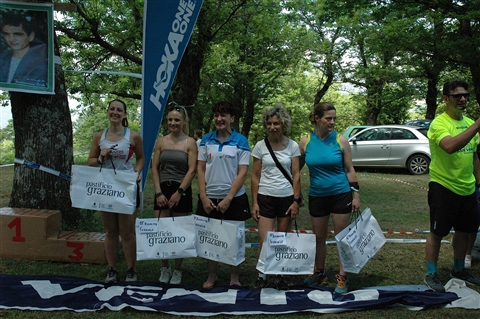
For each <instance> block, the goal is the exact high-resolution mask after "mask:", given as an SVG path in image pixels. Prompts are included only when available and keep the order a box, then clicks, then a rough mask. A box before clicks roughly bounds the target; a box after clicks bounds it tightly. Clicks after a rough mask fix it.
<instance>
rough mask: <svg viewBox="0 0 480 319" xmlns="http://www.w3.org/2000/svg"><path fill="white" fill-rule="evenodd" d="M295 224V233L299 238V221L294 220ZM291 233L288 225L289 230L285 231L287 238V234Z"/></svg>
mask: <svg viewBox="0 0 480 319" xmlns="http://www.w3.org/2000/svg"><path fill="white" fill-rule="evenodd" d="M293 223H294V225H295V233H296V234H297V237H300V235H299V234H300V232H299V231H298V226H297V220H296V219H294V220H293ZM288 232H289V229H288V225H287V229H285V236H286V235H287V233H288Z"/></svg>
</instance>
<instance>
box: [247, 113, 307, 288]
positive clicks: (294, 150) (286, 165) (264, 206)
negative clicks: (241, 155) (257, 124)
mask: <svg viewBox="0 0 480 319" xmlns="http://www.w3.org/2000/svg"><path fill="white" fill-rule="evenodd" d="M291 122H292V121H291V118H290V115H289V114H288V112H287V110H285V108H283V107H275V108H272V109H267V110H265V111H264V112H263V115H262V123H263V127H264V128H265V129H266V130H267V132H268V136H267V137H266V138H265V140H261V141H259V142H257V144H256V145H255V147H254V149H253V151H252V156H253V171H252V177H251V190H252V203H253V204H252V217H253V218H254V219H255V221H257V222H258V234H259V240H260V242H259V249H258V252H260V250H261V249H262V243H263V240H264V238H265V236H266V234H267V232H268V231H272V230H274V226H275V220H276V221H277V231H287V230H290V227H291V222H292V220H293V219H296V218H297V216H298V213H299V205H300V202H301V195H300V193H301V191H300V149H299V147H298V144H297V142H295V141H293V140H291V139H289V138H288V137H286V136H285V135H284V133H285V132H286V131H287V130H288V129H290V125H291ZM267 142H268V143H269V144H270V146H271V149H272V151H273V152H274V154H275V157H276V158H277V159H278V162H279V164H280V165H281V166H282V167H283V169H284V171H285V172H286V173H287V174H288V175H289V177H290V179H291V180H292V181H293V185H292V183H291V182H290V181H289V180H288V179H287V178H286V176H285V175H284V174H283V173H282V171H281V170H280V169H279V168H278V167H277V165H276V163H275V161H274V159H273V158H272V156H271V153H270V151H269V149H268V146H267ZM266 286H267V276H266V275H265V274H262V273H259V274H258V279H257V281H256V282H255V284H254V288H264V287H266ZM274 286H275V288H277V289H288V284H287V282H286V280H285V278H284V277H283V276H281V275H277V276H276V277H275V280H274Z"/></svg>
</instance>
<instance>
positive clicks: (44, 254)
mask: <svg viewBox="0 0 480 319" xmlns="http://www.w3.org/2000/svg"><path fill="white" fill-rule="evenodd" d="M61 228H62V216H61V213H60V211H58V210H47V209H28V208H10V207H5V208H0V256H3V257H9V258H21V259H34V260H53V261H65V262H81V263H82V262H85V263H97V264H105V263H107V260H106V257H105V250H104V245H103V243H104V239H105V236H104V234H102V233H80V232H75V231H72V232H65V231H62V230H61Z"/></svg>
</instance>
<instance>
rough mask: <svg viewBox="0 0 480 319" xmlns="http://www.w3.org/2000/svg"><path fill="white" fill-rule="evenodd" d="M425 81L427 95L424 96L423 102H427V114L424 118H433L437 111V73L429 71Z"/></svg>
mask: <svg viewBox="0 0 480 319" xmlns="http://www.w3.org/2000/svg"><path fill="white" fill-rule="evenodd" d="M427 76H428V82H427V95H426V96H425V102H426V103H427V114H426V115H425V118H427V119H434V118H435V113H436V112H437V96H438V95H437V85H438V78H439V74H433V73H431V72H430V73H429V74H427Z"/></svg>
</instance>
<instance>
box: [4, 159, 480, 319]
mask: <svg viewBox="0 0 480 319" xmlns="http://www.w3.org/2000/svg"><path fill="white" fill-rule="evenodd" d="M307 172H308V170H306V169H304V170H303V171H302V173H303V174H302V189H303V193H304V194H307V189H308V182H309V181H308V175H307ZM357 177H358V180H359V183H360V186H361V191H360V200H361V206H362V209H363V208H366V207H370V208H371V210H372V212H373V215H374V216H375V217H376V219H377V220H378V222H379V224H380V226H381V227H382V229H383V231H387V232H416V231H418V230H420V231H428V229H429V213H428V204H427V190H426V189H427V187H428V180H429V177H428V175H422V176H412V175H408V174H407V173H406V171H404V170H358V171H357ZM12 179H13V167H4V168H0V182H1V183H0V205H2V206H1V207H6V206H7V205H8V200H9V197H10V192H11V189H10V188H11V183H12ZM249 184H250V180H249V179H248V180H247V182H246V186H247V188H248V190H247V192H248V194H249V193H250V190H249ZM153 192H154V190H153V187H152V182H151V177H149V180H148V181H147V184H146V190H145V194H144V210H143V212H142V213H141V216H142V217H152V216H153ZM193 192H194V196H196V194H197V193H198V192H197V186H196V180H194V184H193ZM195 206H196V203H195ZM83 217H84V218H83V221H82V223H81V224H80V225H79V227H78V230H83V231H102V227H101V223H100V222H99V218H98V213H96V212H90V211H85V212H83ZM246 226H247V228H248V227H253V228H255V227H256V224H255V221H254V220H253V219H250V220H248V221H247V223H246ZM298 227H299V229H307V230H310V229H311V226H310V218H309V214H308V205H306V206H305V207H303V208H301V213H300V217H299V219H298ZM329 229H333V227H330V228H329ZM386 237H387V238H401V239H407V238H408V239H420V240H424V239H426V234H422V233H420V234H409V235H401V234H391V235H389V234H387V235H386ZM445 239H447V240H451V236H447V237H446V238H445ZM327 240H334V236H333V235H329V237H328V238H327ZM257 241H258V236H257V234H256V233H247V235H246V242H247V243H256V242H257ZM256 254H257V252H256V249H254V248H247V256H246V261H245V262H244V263H242V265H241V275H240V280H241V282H242V285H243V286H251V285H253V283H254V281H255V279H256V276H257V272H256V270H255V266H256V261H257V257H256ZM452 263H453V251H452V247H451V245H450V244H448V243H446V244H442V247H441V252H440V260H439V275H440V277H441V278H442V281H443V282H444V283H445V282H446V281H447V280H448V279H449V272H450V269H451V267H452ZM160 267H161V263H160V261H139V262H138V263H137V270H138V273H139V280H142V281H151V282H156V281H158V277H159V275H160ZM118 268H119V270H120V274H121V275H122V274H123V275H124V272H125V269H126V266H125V260H124V258H123V256H122V255H120V260H119V265H118ZM183 268H184V275H183V281H182V283H183V284H186V285H192V286H200V285H201V284H202V283H203V281H204V280H205V279H206V278H207V267H206V262H205V260H203V259H200V258H191V259H187V260H185V261H184V264H183ZM326 269H327V272H328V274H329V278H330V286H332V287H333V286H334V285H335V283H334V275H335V273H336V272H337V271H338V254H337V250H336V247H335V245H329V246H328V253H327V263H326ZM106 271H107V267H106V265H86V264H74V263H58V262H48V261H30V260H17V259H8V258H2V257H0V273H3V274H20V275H33V274H38V275H44V274H52V275H65V276H78V277H83V278H88V279H92V280H98V281H103V280H104V278H105V274H106ZM425 271H426V267H425V244H424V243H415V244H404V243H387V244H385V245H384V246H383V248H382V249H381V250H380V252H379V253H378V254H377V255H376V256H375V257H374V258H373V259H372V260H371V261H370V262H369V263H368V264H367V265H366V266H365V268H364V269H363V270H362V271H361V272H360V274H351V275H349V280H350V289H351V290H352V289H356V288H361V287H372V286H387V285H418V284H422V283H423V277H424V275H425ZM472 272H473V273H474V274H476V275H478V276H480V261H478V260H476V261H474V264H473V265H472ZM218 277H219V281H218V283H219V285H227V284H228V282H229V269H228V267H226V266H225V265H221V266H220V268H219V272H218ZM303 279H304V278H303V276H289V277H288V281H289V283H291V284H300V283H302V282H303ZM475 289H476V290H477V291H479V292H480V289H478V288H475ZM0 293H1V292H0ZM478 314H479V312H478V310H467V309H443V308H442V309H428V310H422V311H409V310H405V309H404V308H400V307H395V308H381V309H377V310H368V311H356V312H345V313H340V314H325V315H322V317H323V318H340V317H341V318H372V317H374V318H397V319H398V318H400V319H401V318H441V317H447V316H448V317H455V318H456V319H459V318H472V317H475V316H478ZM147 316H152V314H151V313H143V312H139V311H135V310H131V309H126V310H122V311H120V312H113V311H108V310H102V311H98V312H95V313H74V312H67V311H58V312H41V311H13V310H2V311H0V318H51V319H56V318H120V319H122V318H133V317H135V318H147ZM156 316H157V317H161V318H167V317H173V316H171V315H165V314H161V313H160V314H156ZM282 316H285V317H286V316H288V317H290V318H310V317H313V316H318V314H314V313H295V314H290V315H282ZM240 317H243V316H240ZM245 317H246V316H245ZM252 317H256V316H248V318H252ZM258 317H260V316H258ZM261 317H262V318H266V317H272V318H273V316H265V315H262V316H261ZM275 317H277V316H275Z"/></svg>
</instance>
